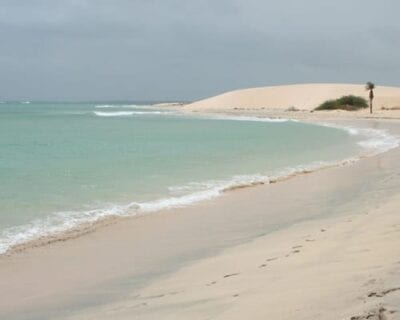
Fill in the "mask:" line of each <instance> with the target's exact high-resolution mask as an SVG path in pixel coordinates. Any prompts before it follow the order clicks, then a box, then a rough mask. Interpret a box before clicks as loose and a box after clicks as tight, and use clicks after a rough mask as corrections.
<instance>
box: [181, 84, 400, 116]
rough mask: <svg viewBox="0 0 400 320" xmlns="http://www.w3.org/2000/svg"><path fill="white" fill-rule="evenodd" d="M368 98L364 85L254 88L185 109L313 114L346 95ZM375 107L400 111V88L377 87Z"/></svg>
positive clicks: (232, 92) (223, 95)
mask: <svg viewBox="0 0 400 320" xmlns="http://www.w3.org/2000/svg"><path fill="white" fill-rule="evenodd" d="M349 94H353V95H357V96H362V97H365V98H366V99H367V98H368V92H367V91H366V90H365V86H364V85H363V84H360V85H357V84H327V83H315V84H296V85H285V86H273V87H263V88H252V89H244V90H236V91H231V92H226V93H223V94H221V95H218V96H215V97H211V98H208V99H204V100H200V101H197V102H194V103H191V104H189V105H186V106H185V109H186V110H189V111H193V110H198V111H207V110H210V111H214V110H231V109H235V108H236V109H237V108H245V109H246V108H266V109H281V110H282V109H287V108H290V107H295V108H297V109H302V110H311V109H314V108H315V107H317V106H318V105H320V104H321V103H322V102H324V101H326V100H328V99H336V98H339V97H341V96H344V95H349ZM374 105H375V108H376V109H381V108H382V107H384V108H393V107H400V87H384V86H377V88H376V90H375V100H374Z"/></svg>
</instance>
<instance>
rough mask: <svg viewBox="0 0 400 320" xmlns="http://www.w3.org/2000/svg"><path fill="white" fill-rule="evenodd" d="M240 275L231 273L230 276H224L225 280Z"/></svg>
mask: <svg viewBox="0 0 400 320" xmlns="http://www.w3.org/2000/svg"><path fill="white" fill-rule="evenodd" d="M239 274H240V273H230V274H226V275H224V278H230V277H235V276H238V275H239Z"/></svg>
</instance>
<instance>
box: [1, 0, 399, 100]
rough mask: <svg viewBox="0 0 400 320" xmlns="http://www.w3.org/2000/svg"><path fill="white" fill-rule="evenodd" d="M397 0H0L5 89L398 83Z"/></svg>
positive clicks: (146, 90) (88, 94)
mask: <svg viewBox="0 0 400 320" xmlns="http://www.w3.org/2000/svg"><path fill="white" fill-rule="evenodd" d="M399 12H400V1H398V0H380V1H377V0H374V1H370V0H335V1H327V0H302V1H299V0H279V1H270V0H230V1H229V0H0V100H69V101H83V100H165V101H175V100H184V101H189V100H196V99H200V98H204V97H208V96H212V95H215V94H218V93H221V92H224V91H229V90H233V89H238V88H248V87H259V86H268V85H280V84H292V83H311V82H339V83H365V82H366V81H373V82H375V83H376V84H377V85H378V86H379V85H392V86H399V85H400V58H399V53H400V41H399V34H400V19H399V16H398V13H399Z"/></svg>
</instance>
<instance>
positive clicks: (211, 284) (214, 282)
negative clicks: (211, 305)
mask: <svg viewBox="0 0 400 320" xmlns="http://www.w3.org/2000/svg"><path fill="white" fill-rule="evenodd" d="M216 283H217V281H213V282H210V283H207V284H206V286H207V287H210V286H213V285H214V284H216Z"/></svg>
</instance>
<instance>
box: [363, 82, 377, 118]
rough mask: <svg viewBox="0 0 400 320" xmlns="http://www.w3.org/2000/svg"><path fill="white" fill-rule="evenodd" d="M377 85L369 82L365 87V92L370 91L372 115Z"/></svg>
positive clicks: (370, 111) (370, 110)
mask: <svg viewBox="0 0 400 320" xmlns="http://www.w3.org/2000/svg"><path fill="white" fill-rule="evenodd" d="M374 89H375V84H373V83H372V82H370V81H368V82H367V84H366V85H365V90H367V91H369V113H372V100H374Z"/></svg>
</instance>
